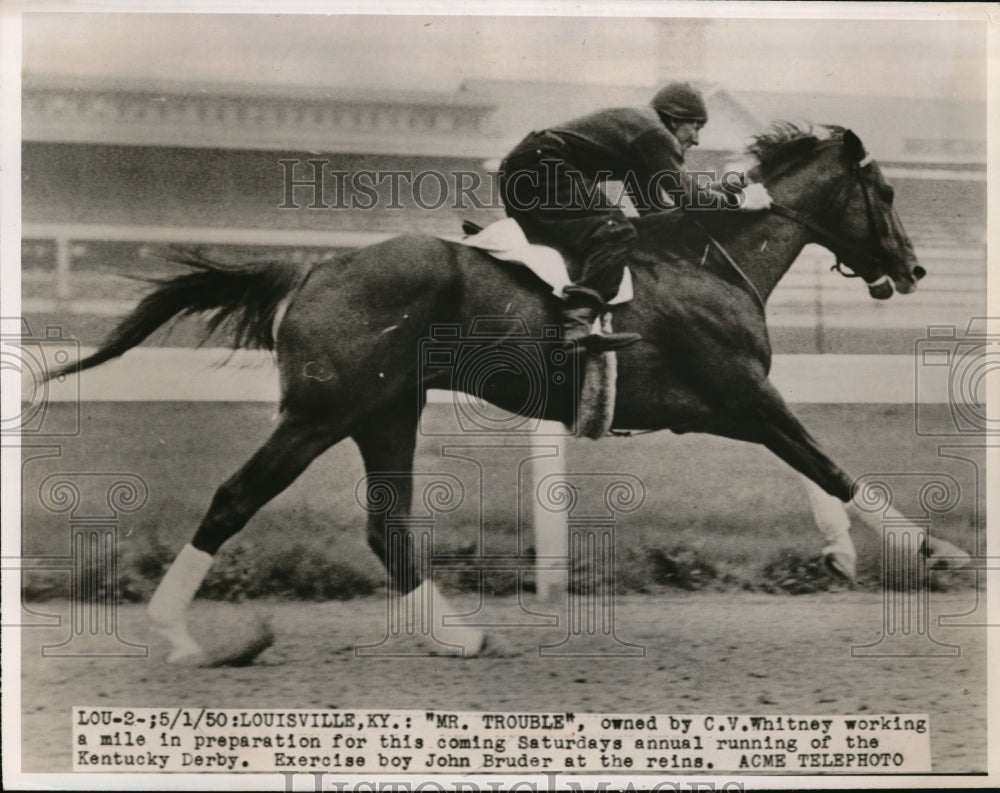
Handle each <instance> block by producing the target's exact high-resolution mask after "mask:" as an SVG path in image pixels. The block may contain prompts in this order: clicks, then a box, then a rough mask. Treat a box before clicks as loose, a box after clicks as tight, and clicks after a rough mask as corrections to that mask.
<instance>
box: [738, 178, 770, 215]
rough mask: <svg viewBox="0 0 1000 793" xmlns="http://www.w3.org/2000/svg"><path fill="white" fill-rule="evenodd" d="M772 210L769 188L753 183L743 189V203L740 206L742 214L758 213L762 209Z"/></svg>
mask: <svg viewBox="0 0 1000 793" xmlns="http://www.w3.org/2000/svg"><path fill="white" fill-rule="evenodd" d="M770 208H771V196H770V194H769V193H768V192H767V188H766V187H764V185H762V184H760V183H759V182H753V183H751V184H748V185H747V186H746V187H744V188H743V203H742V204H740V211H741V212H756V211H758V210H761V209H770Z"/></svg>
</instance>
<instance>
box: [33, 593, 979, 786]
mask: <svg viewBox="0 0 1000 793" xmlns="http://www.w3.org/2000/svg"><path fill="white" fill-rule="evenodd" d="M974 598H975V593H973V592H967V593H964V594H959V595H935V596H934V599H933V601H932V609H931V611H932V627H931V635H932V636H933V637H934V638H935V639H936V640H938V641H939V642H946V643H949V644H956V645H960V646H961V655H960V656H958V657H952V658H941V657H938V658H928V657H923V658H920V657H889V658H865V659H860V658H852V657H851V652H850V648H851V645H852V644H867V643H871V642H874V641H875V640H877V639H878V638H879V635H880V625H881V622H880V619H881V610H882V596H881V595H880V594H877V593H861V592H850V593H840V594H834V595H830V594H827V595H818V596H803V597H797V598H792V597H777V596H768V595H759V594H749V593H748V594H695V595H673V594H671V595H669V596H663V595H659V596H656V597H628V598H622V599H620V600H619V601H618V602H617V603H616V609H617V612H616V614H617V619H616V630H617V634H618V636H619V637H620V638H621V639H623V640H626V641H628V642H634V643H638V644H640V645H645V655H644V656H641V657H636V658H630V659H622V658H614V659H609V658H595V657H593V656H590V657H586V656H584V657H579V658H559V659H551V658H545V659H541V658H539V656H538V651H537V647H538V646H539V645H540V644H554V643H556V642H558V641H560V639H562V638H564V637H565V635H566V632H565V629H564V628H558V627H555V628H553V627H549V628H499V629H494V633H495V634H496V635H497V636H499V637H501V638H502V639H503V640H504V641H505V642H506V643H507V644H508V645H510V646H511V647H512V648H514V649H517V650H518V651H519V653H520V654H519V655H518V656H517V657H513V658H498V659H487V658H480V659H470V660H461V659H454V658H433V657H425V658H377V659H362V658H358V657H356V656H355V654H354V651H353V648H354V646H355V645H356V644H367V643H374V642H377V641H378V640H379V639H380V638H381V637H382V635H383V633H384V629H383V628H382V627H381V626H382V625H383V622H384V612H385V606H384V602H383V601H382V600H381V599H379V598H365V599H358V600H353V601H348V602H330V603H320V604H306V603H272V602H263V603H261V602H256V603H251V604H243V605H230V604H220V603H208V602H201V601H198V602H197V603H196V605H195V607H194V612H193V624H194V630H195V633H196V634H199V635H200V636H202V637H212V638H213V640H218V639H219V638H220V637H222V636H223V635H224V634H227V633H228V634H230V635H231V634H233V633H234V632H237V631H239V630H240V629H243V628H246V627H247V626H249V625H250V624H251V622H252V619H253V615H254V614H255V613H262V614H265V615H267V616H268V617H269V618H270V619H271V621H272V622H273V625H274V628H275V631H276V633H277V641H276V644H275V645H274V647H272V648H271V649H269V650H268V651H266V652H265V653H264V655H262V656H261V657H260V659H259V660H258V662H257V663H256V664H254V665H253V666H250V667H246V668H239V669H234V668H223V669H198V670H191V669H183V668H177V667H172V666H168V665H167V664H166V663H164V661H163V660H162V659H163V656H164V652H165V647H164V646H163V644H162V643H161V642H160V641H159V640H158V638H157V637H155V636H150V632H149V631H148V629H147V627H146V623H145V619H144V613H143V610H142V608H141V607H138V606H127V607H123V608H122V610H121V613H120V629H119V635H120V636H122V637H123V638H125V639H127V640H130V641H135V642H142V643H146V642H148V643H149V645H150V658H148V659H108V658H71V659H64V658H42V657H40V647H41V645H43V644H52V643H56V642H59V641H60V640H61V639H62V638H63V637H64V636H65V633H66V628H65V627H63V628H45V629H41V628H38V629H31V630H25V631H23V636H24V645H23V653H22V658H23V662H22V663H23V668H22V680H23V686H22V709H23V722H22V735H23V761H24V770H25V771H29V772H31V771H34V772H40V771H51V772H57V771H58V772H67V771H70V770H71V768H70V763H71V760H70V715H69V708H70V706H72V705H129V706H168V705H173V706H177V705H187V706H195V705H197V706H203V705H209V706H217V707H336V708H416V709H431V708H434V709H450V710H518V711H538V712H544V711H562V710H575V711H579V712H620V713H629V712H631V713H661V714H671V713H676V714H681V713H693V714H699V713H701V714H709V713H719V714H722V713H744V714H753V713H758V714H772V713H773V714H789V715H791V714H824V713H826V714H851V713H868V714H881V713H928V714H930V724H931V748H932V755H933V757H932V760H933V769H934V771H935V772H976V771H984V770H985V768H986V642H985V634H984V630H983V629H981V628H980V629H970V628H954V627H952V628H940V627H936V626H934V621H936V617H937V615H938V614H954V613H964V612H967V611H969V610H970V609H971V608H972V606H973V605H974ZM515 609H516V602H515V601H514V600H492V601H490V602H488V604H487V610H486V613H487V615H489V616H491V617H493V618H494V619H497V618H499V617H500V616H501V615H502V614H510V613H513V611H514V610H515ZM38 610H39V611H44V612H49V613H54V614H63V615H65V614H67V604H65V603H46V604H43V605H41V606H39V607H38ZM64 625H65V623H64ZM914 640H915V641H917V640H916V639H914ZM919 643H920V646H921V647H926V646H927V645H926V644H925V643H924V642H919ZM590 646H591V649H593V647H592V645H590ZM885 646H886V645H883V647H885ZM906 646H907V647H910V648H912V647H913V646H914V645H912V644H910V645H906Z"/></svg>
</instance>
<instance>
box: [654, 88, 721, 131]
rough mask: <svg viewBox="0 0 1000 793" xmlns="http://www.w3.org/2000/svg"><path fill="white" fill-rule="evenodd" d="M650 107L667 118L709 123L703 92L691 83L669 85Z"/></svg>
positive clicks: (658, 94)
mask: <svg viewBox="0 0 1000 793" xmlns="http://www.w3.org/2000/svg"><path fill="white" fill-rule="evenodd" d="M649 105H650V107H652V108H653V109H654V110H656V111H657V112H658V113H662V114H663V115H665V116H670V117H671V118H676V119H679V120H681V121H697V122H700V123H702V124H704V123H705V122H707V121H708V110H707V109H706V107H705V100H704V98H703V97H702V95H701V91H699V90H698V89H697V88H695V87H694V86H693V85H691V83H679V82H677V83H667V84H666V85H665V86H663V88H661V89H660V90H659V91H657V92H656V96H654V97H653V99H652V101H651V102H650V103H649Z"/></svg>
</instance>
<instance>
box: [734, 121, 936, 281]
mask: <svg viewBox="0 0 1000 793" xmlns="http://www.w3.org/2000/svg"><path fill="white" fill-rule="evenodd" d="M818 129H819V134H815V133H814V132H813V131H812V130H809V131H806V130H803V129H802V128H800V127H796V126H794V125H791V124H787V123H781V124H778V125H775V126H774V127H772V129H771V130H769V131H768V132H767V133H765V134H764V135H761V136H759V137H758V138H756V139H755V142H754V145H753V146H752V147H751V151H752V152H753V153H754V154H756V155H757V157H758V159H759V160H760V166H759V168H758V172H757V175H758V176H759V177H760V178H761V179H762V181H764V183H765V184H766V185H767V187H768V188H769V189H770V190H772V194H773V195H775V200H776V201H779V202H780V201H781V200H782V198H784V196H785V195H786V194H789V191H788V190H787V189H786V190H783V189H782V186H783V183H785V182H788V183H789V184H791V183H797V186H798V188H799V189H798V192H799V193H800V194H802V195H805V194H808V193H814V192H815V191H820V193H821V194H820V195H819V199H820V200H819V201H818V202H816V203H815V204H814V207H813V210H814V211H812V212H808V211H805V212H801V211H796V209H795V208H794V207H791V208H789V207H786V206H784V204H782V203H778V204H777V205H776V206H775V207H774V211H775V212H777V213H778V214H785V215H787V216H788V217H792V219H794V220H797V221H799V222H800V223H802V224H803V225H805V226H806V227H807V228H809V229H810V231H811V232H812V237H813V240H814V241H815V242H817V243H819V244H820V245H823V246H824V247H826V248H828V249H829V250H830V251H832V252H833V254H834V255H835V256H836V257H837V261H836V264H834V269H835V270H837V271H838V272H839V273H841V274H842V275H846V276H855V275H856V276H860V277H861V278H862V279H863V280H864V281H865V282H866V283H867V285H868V292H869V294H870V295H871V296H872V297H874V298H876V299H878V300H885V299H887V298H889V297H891V296H892V293H893V287H895V289H896V290H897V291H899V292H900V293H902V294H908V293H910V292H912V291H914V290H915V289H916V288H917V281H919V280H920V279H921V278H923V277H924V275H925V274H926V271H925V270H924V268H923V267H921V266H920V265H919V264H918V263H917V257H916V254H915V253H914V251H913V244H912V243H911V242H910V238H909V236H907V234H906V231H905V230H904V229H903V224H902V221H901V220H900V219H899V214H898V213H897V212H896V208H895V206H894V205H893V198H894V191H893V188H892V185H890V184H889V183H888V182H887V181H886V179H885V176H884V174H883V173H882V170H881V168H879V165H878V163H877V162H875V160H874V159H873V158H872V156H871V155H870V154H868V153H867V152H866V151H865V147H864V144H862V143H861V140H860V138H858V136H857V135H855V134H854V133H853V132H852V131H851V130H849V129H843V128H840V127H832V126H831V127H820V128H818ZM789 203H793V202H792V201H791V200H790V201H789Z"/></svg>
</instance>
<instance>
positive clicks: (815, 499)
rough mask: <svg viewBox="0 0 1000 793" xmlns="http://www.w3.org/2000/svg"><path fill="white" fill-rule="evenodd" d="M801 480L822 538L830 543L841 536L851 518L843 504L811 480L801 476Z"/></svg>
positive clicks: (848, 526)
mask: <svg viewBox="0 0 1000 793" xmlns="http://www.w3.org/2000/svg"><path fill="white" fill-rule="evenodd" d="M802 481H803V483H804V484H805V488H806V496H808V498H809V507H810V509H812V514H813V519H814V520H815V521H816V527H817V528H818V529H819V533H820V534H822V535H823V539H824V540H826V541H827V542H828V543H830V542H835V541H838V540H840V539H841V538H843V536H844V535H846V534H847V533H848V531H849V530H850V528H851V519H850V518H849V517H848V516H847V509H846V508H845V507H844V504H843V503H842V502H841V500H840V499H839V498H836V497H835V496H831V495H830V494H829V493H827V492H826V491H825V490H823V488H821V487H820V486H819V485H817V484H816V483H815V482H813V481H812V480H810V479H806V478H805V477H803V478H802Z"/></svg>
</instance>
